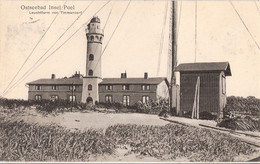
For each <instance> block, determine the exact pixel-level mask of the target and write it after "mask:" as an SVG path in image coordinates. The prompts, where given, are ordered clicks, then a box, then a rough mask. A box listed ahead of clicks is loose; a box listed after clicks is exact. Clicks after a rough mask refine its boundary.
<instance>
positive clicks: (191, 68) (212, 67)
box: [176, 62, 231, 76]
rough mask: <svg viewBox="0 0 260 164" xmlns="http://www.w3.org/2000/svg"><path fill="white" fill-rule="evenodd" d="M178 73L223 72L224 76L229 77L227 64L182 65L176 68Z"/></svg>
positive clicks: (229, 71)
mask: <svg viewBox="0 0 260 164" xmlns="http://www.w3.org/2000/svg"><path fill="white" fill-rule="evenodd" d="M176 71H179V72H204V71H206V72H211V71H224V73H225V75H226V76H231V69H230V65H229V62H210V63H182V64H179V65H178V66H177V67H176Z"/></svg>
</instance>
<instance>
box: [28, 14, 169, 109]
mask: <svg viewBox="0 0 260 164" xmlns="http://www.w3.org/2000/svg"><path fill="white" fill-rule="evenodd" d="M103 37H104V35H103V30H102V29H101V27H100V19H99V18H98V17H93V18H92V19H91V21H90V23H89V24H88V25H87V28H86V39H87V52H86V75H85V76H84V77H83V76H81V75H80V74H79V73H77V72H76V74H75V75H74V76H72V77H71V78H60V79H56V78H55V76H52V78H51V79H39V80H36V81H33V82H30V83H27V85H28V86H29V91H28V99H29V100H42V99H54V100H56V99H65V100H70V101H72V100H73V101H77V102H82V103H93V104H94V103H95V102H118V103H123V104H125V105H133V104H135V103H136V102H138V101H142V102H144V103H145V102H147V101H149V100H156V99H158V98H159V97H161V98H168V95H169V94H168V81H167V79H166V78H148V73H145V74H144V77H143V78H127V75H126V73H122V74H121V78H104V79H102V72H101V56H102V40H103Z"/></svg>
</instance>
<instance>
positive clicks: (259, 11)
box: [254, 1, 260, 14]
mask: <svg viewBox="0 0 260 164" xmlns="http://www.w3.org/2000/svg"><path fill="white" fill-rule="evenodd" d="M254 3H255V6H256V9H257V11H258V13H259V14H260V9H259V7H258V5H257V3H256V1H254Z"/></svg>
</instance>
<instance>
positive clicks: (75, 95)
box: [27, 73, 83, 102]
mask: <svg viewBox="0 0 260 164" xmlns="http://www.w3.org/2000/svg"><path fill="white" fill-rule="evenodd" d="M82 84H83V79H82V77H81V76H80V74H77V73H76V74H75V75H74V76H73V77H71V78H62V79H56V78H55V75H52V77H51V78H50V79H39V80H36V81H32V82H30V83H27V85H28V88H29V91H28V99H29V100H58V99H63V100H70V101H72V100H73V101H77V102H80V101H81V97H82Z"/></svg>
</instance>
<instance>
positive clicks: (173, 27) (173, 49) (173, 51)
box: [169, 1, 178, 115]
mask: <svg viewBox="0 0 260 164" xmlns="http://www.w3.org/2000/svg"><path fill="white" fill-rule="evenodd" d="M177 14H178V4H177V1H172V10H171V18H170V36H169V38H170V41H169V42H170V44H171V46H169V48H170V50H169V55H171V57H170V59H171V62H170V73H171V78H170V87H169V96H170V111H171V114H172V115H173V114H174V113H176V109H174V108H173V102H177V100H174V101H173V87H174V85H176V75H175V68H176V66H177V17H178V16H177Z"/></svg>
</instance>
